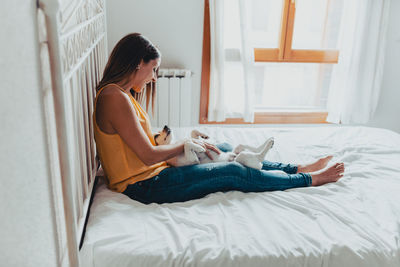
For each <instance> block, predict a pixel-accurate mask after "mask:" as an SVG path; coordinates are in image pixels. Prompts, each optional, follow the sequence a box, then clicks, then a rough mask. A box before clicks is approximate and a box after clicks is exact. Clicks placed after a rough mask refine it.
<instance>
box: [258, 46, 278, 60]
mask: <svg viewBox="0 0 400 267" xmlns="http://www.w3.org/2000/svg"><path fill="white" fill-rule="evenodd" d="M280 51H282V50H280V49H278V48H254V61H255V62H281V61H282V60H283V59H280Z"/></svg>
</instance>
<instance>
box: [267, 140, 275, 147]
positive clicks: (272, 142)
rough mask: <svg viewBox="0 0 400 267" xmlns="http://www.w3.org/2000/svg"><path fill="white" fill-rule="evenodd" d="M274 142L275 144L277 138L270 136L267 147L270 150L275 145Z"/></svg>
mask: <svg viewBox="0 0 400 267" xmlns="http://www.w3.org/2000/svg"><path fill="white" fill-rule="evenodd" d="M274 144H275V139H274V138H273V137H271V138H269V139H268V142H267V147H268V148H267V149H268V150H269V149H271V148H272V147H273V146H274Z"/></svg>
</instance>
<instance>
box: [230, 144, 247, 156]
mask: <svg viewBox="0 0 400 267" xmlns="http://www.w3.org/2000/svg"><path fill="white" fill-rule="evenodd" d="M245 149H246V148H245V147H244V145H238V146H237V147H235V150H234V151H233V153H235V154H239V153H240V152H242V151H244V150H245Z"/></svg>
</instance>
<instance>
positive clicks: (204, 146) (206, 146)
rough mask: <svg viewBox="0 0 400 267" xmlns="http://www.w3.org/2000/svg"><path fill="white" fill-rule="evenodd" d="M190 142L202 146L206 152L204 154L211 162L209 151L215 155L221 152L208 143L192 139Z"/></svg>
mask: <svg viewBox="0 0 400 267" xmlns="http://www.w3.org/2000/svg"><path fill="white" fill-rule="evenodd" d="M192 142H193V143H195V144H198V145H200V146H202V147H203V148H204V149H205V150H206V152H205V153H206V155H207V157H209V158H210V159H211V160H213V159H214V158H213V157H212V155H211V153H210V150H212V151H214V152H215V153H217V154H221V150H219V149H218V147H216V146H214V145H212V144H210V143H207V142H203V141H200V140H197V139H192Z"/></svg>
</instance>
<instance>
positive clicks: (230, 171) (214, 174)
mask: <svg viewBox="0 0 400 267" xmlns="http://www.w3.org/2000/svg"><path fill="white" fill-rule="evenodd" d="M217 146H218V148H220V149H221V150H222V151H225V152H226V151H231V150H232V147H231V146H230V145H229V144H227V143H224V144H219V145H217ZM267 170H282V171H284V172H283V173H282V172H280V173H275V172H268V171H267ZM296 172H297V166H295V165H291V164H283V163H276V162H269V161H264V162H263V167H262V170H256V169H252V168H248V167H245V166H243V165H241V164H239V163H237V162H218V163H207V164H198V165H191V166H184V167H170V168H166V169H164V170H162V171H161V172H160V173H159V174H158V175H156V176H154V177H152V178H149V179H147V180H144V181H140V182H137V183H135V184H131V185H128V187H127V189H126V190H125V191H124V192H123V194H125V195H127V196H129V197H130V198H132V199H134V200H137V201H140V202H142V203H144V204H149V203H153V202H155V203H160V204H161V203H171V202H181V201H187V200H191V199H197V198H201V197H204V196H206V195H208V194H210V193H214V192H226V191H231V190H237V191H242V192H264V191H273V190H285V189H289V188H295V187H304V186H310V185H311V175H310V174H306V173H297V174H296Z"/></svg>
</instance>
